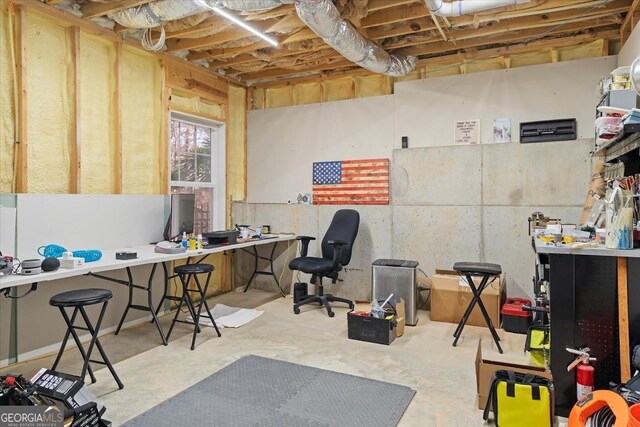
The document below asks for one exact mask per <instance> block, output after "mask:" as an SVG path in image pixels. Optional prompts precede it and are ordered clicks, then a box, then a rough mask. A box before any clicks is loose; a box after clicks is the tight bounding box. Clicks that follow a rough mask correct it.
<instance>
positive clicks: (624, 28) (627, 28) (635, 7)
mask: <svg viewBox="0 0 640 427" xmlns="http://www.w3.org/2000/svg"><path fill="white" fill-rule="evenodd" d="M639 12H640V0H635V1H634V2H633V3H632V4H631V6H629V10H628V11H627V16H626V17H625V18H624V21H622V25H620V37H621V39H622V44H623V45H624V43H625V42H626V41H627V37H628V36H629V34H631V32H632V31H633V28H634V27H635V26H636V24H637V23H638V21H640V17H638V16H636V14H638V13H639Z"/></svg>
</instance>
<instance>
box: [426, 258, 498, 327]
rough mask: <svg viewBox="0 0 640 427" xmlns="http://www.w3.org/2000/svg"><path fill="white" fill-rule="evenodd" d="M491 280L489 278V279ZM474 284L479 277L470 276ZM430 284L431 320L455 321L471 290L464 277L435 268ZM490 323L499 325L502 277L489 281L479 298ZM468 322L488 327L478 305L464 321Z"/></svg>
mask: <svg viewBox="0 0 640 427" xmlns="http://www.w3.org/2000/svg"><path fill="white" fill-rule="evenodd" d="M491 280H492V279H489V281H491ZM473 281H474V283H475V284H476V285H477V284H479V283H480V278H479V277H478V278H476V277H474V278H473ZM432 282H433V284H432V286H431V320H433V321H436V322H449V323H458V322H460V319H462V315H463V314H464V312H465V310H466V309H467V307H468V306H469V303H470V302H471V298H472V297H473V293H472V292H471V288H470V287H469V286H468V285H466V281H465V279H464V277H461V276H460V275H459V274H458V273H456V272H455V271H450V270H436V274H435V275H434V276H433V278H432ZM480 299H481V300H482V303H483V304H484V306H485V308H486V309H487V312H488V313H489V317H490V318H491V321H492V322H493V326H494V327H496V328H499V327H500V309H501V308H502V304H504V301H505V299H506V296H505V290H504V277H498V278H496V279H495V281H494V282H493V283H491V284H490V285H489V286H488V287H487V288H486V289H485V290H484V291H483V292H482V296H481V297H480ZM466 324H467V325H473V326H485V327H486V326H487V323H486V322H485V320H484V317H482V312H481V311H480V307H479V306H478V305H476V306H475V307H474V308H473V311H472V312H471V316H469V319H468V320H467V323H466Z"/></svg>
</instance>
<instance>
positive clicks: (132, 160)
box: [122, 47, 168, 194]
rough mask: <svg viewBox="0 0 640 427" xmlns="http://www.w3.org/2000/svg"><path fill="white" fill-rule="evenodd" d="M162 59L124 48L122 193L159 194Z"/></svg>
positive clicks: (166, 147)
mask: <svg viewBox="0 0 640 427" xmlns="http://www.w3.org/2000/svg"><path fill="white" fill-rule="evenodd" d="M161 75H162V69H161V66H160V61H159V59H157V58H154V57H152V56H151V55H144V54H142V55H141V54H140V53H139V52H138V51H133V50H131V48H127V47H125V48H124V49H123V51H122V192H123V193H125V194H159V193H160V191H161V186H160V171H159V167H160V166H159V158H158V157H159V155H160V153H161V151H160V150H165V149H167V150H168V146H167V144H164V143H161V141H160V123H161V120H160V114H161V112H160V110H161V102H160V101H161V93H162V91H161V85H162V83H161Z"/></svg>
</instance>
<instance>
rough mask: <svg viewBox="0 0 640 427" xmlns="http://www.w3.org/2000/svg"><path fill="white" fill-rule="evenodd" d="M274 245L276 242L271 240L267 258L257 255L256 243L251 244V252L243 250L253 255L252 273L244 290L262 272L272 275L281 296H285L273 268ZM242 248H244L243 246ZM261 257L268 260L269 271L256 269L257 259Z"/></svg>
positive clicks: (276, 244)
mask: <svg viewBox="0 0 640 427" xmlns="http://www.w3.org/2000/svg"><path fill="white" fill-rule="evenodd" d="M276 246H278V242H273V247H272V248H271V253H270V254H269V258H266V257H262V256H260V255H258V249H257V246H256V245H253V253H251V252H248V251H246V250H245V252H247V253H250V254H251V255H252V256H253V261H254V263H253V273H252V274H251V278H250V279H249V281H248V282H247V284H246V286H245V287H244V291H245V292H247V290H248V289H249V286H251V282H252V281H253V278H254V277H256V275H258V274H262V275H267V276H272V277H273V279H274V280H275V281H276V285H278V289H280V293H281V294H282V298H284V297H285V296H286V294H285V293H284V290H283V289H282V286H280V281H279V280H278V277H277V276H276V274H275V272H274V270H273V255H274V254H275V253H276ZM242 249H243V250H244V248H242ZM261 259H263V260H266V261H269V266H270V271H260V270H258V260H261Z"/></svg>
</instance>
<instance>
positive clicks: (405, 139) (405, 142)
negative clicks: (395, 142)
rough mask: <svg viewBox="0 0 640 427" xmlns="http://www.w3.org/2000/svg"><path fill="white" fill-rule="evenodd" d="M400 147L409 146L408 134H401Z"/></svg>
mask: <svg viewBox="0 0 640 427" xmlns="http://www.w3.org/2000/svg"><path fill="white" fill-rule="evenodd" d="M402 148H409V137H408V136H403V137H402Z"/></svg>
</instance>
